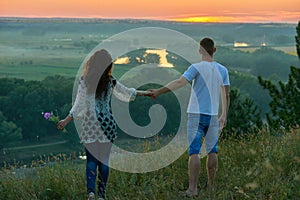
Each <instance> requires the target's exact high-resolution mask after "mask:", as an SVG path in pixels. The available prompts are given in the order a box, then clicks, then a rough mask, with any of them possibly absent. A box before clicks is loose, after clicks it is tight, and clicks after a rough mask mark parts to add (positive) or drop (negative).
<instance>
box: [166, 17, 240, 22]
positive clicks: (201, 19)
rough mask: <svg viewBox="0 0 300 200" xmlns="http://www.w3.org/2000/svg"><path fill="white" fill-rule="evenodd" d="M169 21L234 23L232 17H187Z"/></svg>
mask: <svg viewBox="0 0 300 200" xmlns="http://www.w3.org/2000/svg"><path fill="white" fill-rule="evenodd" d="M170 20H171V21H176V22H190V23H224V22H235V18H233V17H222V16H220V17H213V16H205V17H187V18H175V19H170Z"/></svg>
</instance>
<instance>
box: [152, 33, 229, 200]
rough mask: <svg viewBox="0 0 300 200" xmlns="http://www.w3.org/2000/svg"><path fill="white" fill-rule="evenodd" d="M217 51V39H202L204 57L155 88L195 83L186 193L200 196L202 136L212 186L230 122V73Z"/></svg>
mask: <svg viewBox="0 0 300 200" xmlns="http://www.w3.org/2000/svg"><path fill="white" fill-rule="evenodd" d="M215 52H216V47H215V44H214V41H213V40H212V39H210V38H204V39H202V40H201V41H200V48H199V53H200V55H201V58H202V61H201V62H199V63H195V64H192V65H191V66H190V67H189V68H188V69H187V70H186V71H185V72H184V74H183V75H182V76H181V77H180V78H179V79H176V80H174V81H171V82H170V83H168V84H167V85H166V86H164V87H161V88H159V89H151V90H149V91H150V92H151V95H152V98H156V97H157V96H159V95H160V94H163V93H166V92H170V91H173V90H176V89H179V88H181V87H183V86H184V85H186V84H187V83H192V91H191V96H190V100H189V105H188V110H187V113H188V130H187V132H188V141H189V145H190V146H189V188H188V189H187V190H186V191H185V192H184V195H185V196H189V197H195V196H198V190H197V184H198V176H199V171H200V159H199V154H200V152H201V145H202V137H203V136H204V137H205V146H206V152H207V153H208V156H207V161H206V166H207V175H208V182H207V183H208V187H209V188H212V187H213V185H214V179H215V174H216V170H217V166H218V157H217V153H218V135H219V131H221V130H222V129H223V128H224V127H225V125H226V117H227V112H228V108H229V85H230V83H229V75H228V70H227V69H226V68H225V67H224V66H223V65H221V64H219V63H217V62H215V61H214V58H213V55H214V53H215ZM220 94H221V97H222V113H221V115H220V116H219V113H218V111H219V97H220Z"/></svg>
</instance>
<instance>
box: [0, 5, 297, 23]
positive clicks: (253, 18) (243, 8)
mask: <svg viewBox="0 0 300 200" xmlns="http://www.w3.org/2000/svg"><path fill="white" fill-rule="evenodd" d="M0 16H1V17H72V18H73V17H79V18H135V19H155V20H176V21H187V22H284V23H286V22H287V23H297V22H298V21H299V20H300V6H299V0H252V1H242V0H215V1H205V0H185V1H183V0H177V1H176V0H109V1H104V0H1V1H0Z"/></svg>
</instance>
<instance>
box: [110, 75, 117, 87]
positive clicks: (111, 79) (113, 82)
mask: <svg viewBox="0 0 300 200" xmlns="http://www.w3.org/2000/svg"><path fill="white" fill-rule="evenodd" d="M110 81H111V83H112V85H113V86H116V85H117V82H118V81H117V79H115V77H113V76H111V77H110Z"/></svg>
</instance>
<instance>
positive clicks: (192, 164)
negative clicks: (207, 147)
mask: <svg viewBox="0 0 300 200" xmlns="http://www.w3.org/2000/svg"><path fill="white" fill-rule="evenodd" d="M199 171H200V159H199V156H198V154H193V155H191V156H190V157H189V189H188V191H187V192H190V193H191V194H192V195H197V194H198V188H197V185H198V177H199Z"/></svg>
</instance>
